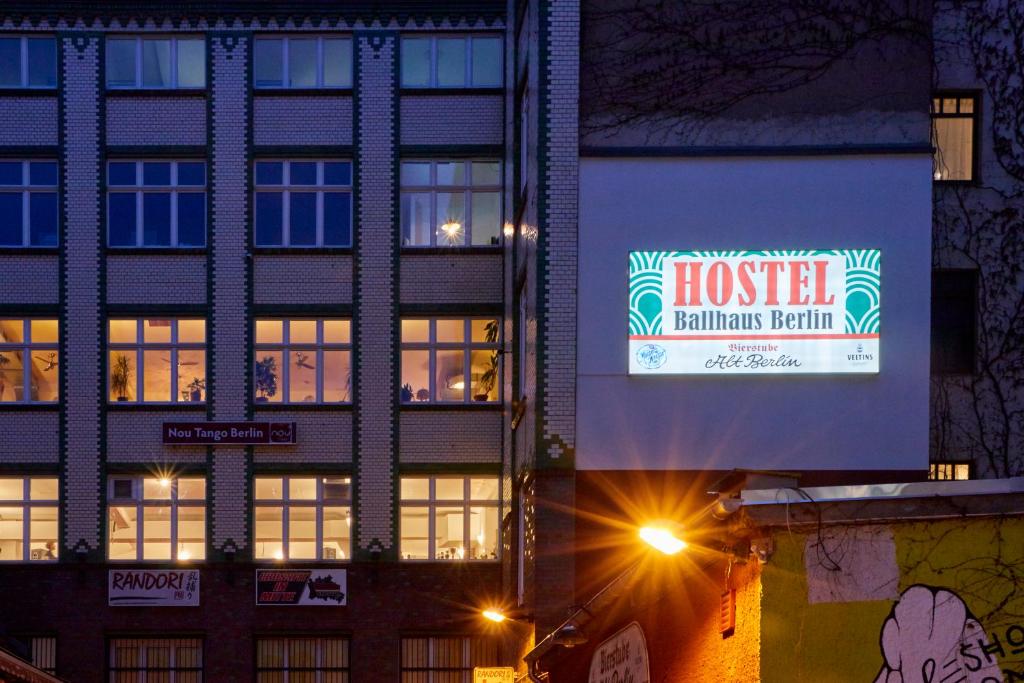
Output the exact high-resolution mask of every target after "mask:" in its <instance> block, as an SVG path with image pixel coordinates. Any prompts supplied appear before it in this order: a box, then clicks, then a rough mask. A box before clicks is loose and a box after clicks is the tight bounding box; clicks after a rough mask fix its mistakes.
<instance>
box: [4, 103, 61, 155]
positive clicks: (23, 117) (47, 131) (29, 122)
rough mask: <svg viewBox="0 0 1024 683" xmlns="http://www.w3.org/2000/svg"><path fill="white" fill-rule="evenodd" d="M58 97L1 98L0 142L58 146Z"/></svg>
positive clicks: (5, 143)
mask: <svg viewBox="0 0 1024 683" xmlns="http://www.w3.org/2000/svg"><path fill="white" fill-rule="evenodd" d="M57 107H58V102H57V97H56V96H54V97H0V121H3V122H4V125H3V126H0V145H54V146H56V145H57Z"/></svg>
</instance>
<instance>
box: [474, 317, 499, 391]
mask: <svg viewBox="0 0 1024 683" xmlns="http://www.w3.org/2000/svg"><path fill="white" fill-rule="evenodd" d="M484 341H486V342H487V343H489V344H493V343H495V342H496V341H498V321H497V320H489V321H487V325H485V326H484ZM497 381H498V351H492V352H491V357H490V358H489V359H488V361H487V369H486V370H484V372H483V374H481V375H480V382H479V383H478V384H477V385H476V388H477V391H476V393H475V394H473V400H474V401H481V402H483V401H486V400H487V398H488V397H489V396H490V394H491V390H492V389H494V385H495V383H497Z"/></svg>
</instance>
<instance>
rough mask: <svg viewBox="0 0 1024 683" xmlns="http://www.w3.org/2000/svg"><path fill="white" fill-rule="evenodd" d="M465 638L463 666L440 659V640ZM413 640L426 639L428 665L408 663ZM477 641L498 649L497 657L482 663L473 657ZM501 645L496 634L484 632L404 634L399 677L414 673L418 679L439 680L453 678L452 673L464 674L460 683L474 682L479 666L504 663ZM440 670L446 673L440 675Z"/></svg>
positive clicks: (423, 680) (482, 644)
mask: <svg viewBox="0 0 1024 683" xmlns="http://www.w3.org/2000/svg"><path fill="white" fill-rule="evenodd" d="M455 639H458V640H461V641H462V644H461V646H462V656H461V662H460V665H459V666H441V665H440V664H438V663H437V661H438V659H439V657H438V651H437V644H438V642H437V641H439V640H455ZM411 641H426V647H427V666H425V667H423V666H406V664H405V660H406V651H405V648H406V643H407V642H411ZM474 641H477V642H478V643H479V645H480V646H484V647H490V648H493V650H494V660H493V661H492V662H491V663H490V664H487V663H482V662H478V661H473V646H474ZM500 659H501V655H500V647H499V644H498V643H497V642H496V641H495V640H494V639H492V638H488V637H486V636H481V635H473V634H463V633H452V634H442V635H413V634H409V635H404V634H403V635H402V637H401V641H400V643H399V662H398V678H399V681H401V682H402V683H405V681H406V680H407V679H406V674H410V678H411V680H413V681H416V682H417V683H420V682H422V683H437V681H438V680H439V678H440V679H441V680H444V681H446V682H447V681H451V679H452V674H458V675H459V678H461V681H460V683H472V681H473V669H474V667H477V666H498V665H499V664H500ZM438 674H444V675H443V676H438Z"/></svg>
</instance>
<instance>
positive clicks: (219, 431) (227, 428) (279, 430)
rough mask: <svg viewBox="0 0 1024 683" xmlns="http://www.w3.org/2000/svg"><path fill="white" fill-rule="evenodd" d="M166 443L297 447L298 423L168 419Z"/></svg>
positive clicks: (171, 444)
mask: <svg viewBox="0 0 1024 683" xmlns="http://www.w3.org/2000/svg"><path fill="white" fill-rule="evenodd" d="M163 437H164V438H163V441H164V445H165V446H293V445H295V423H294V422H164V433H163Z"/></svg>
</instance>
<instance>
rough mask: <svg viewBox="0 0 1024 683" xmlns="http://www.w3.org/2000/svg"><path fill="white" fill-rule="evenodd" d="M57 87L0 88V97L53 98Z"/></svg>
mask: <svg viewBox="0 0 1024 683" xmlns="http://www.w3.org/2000/svg"><path fill="white" fill-rule="evenodd" d="M56 95H57V86H55V85H54V86H47V87H45V88H10V87H8V88H0V97H55V96H56Z"/></svg>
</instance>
